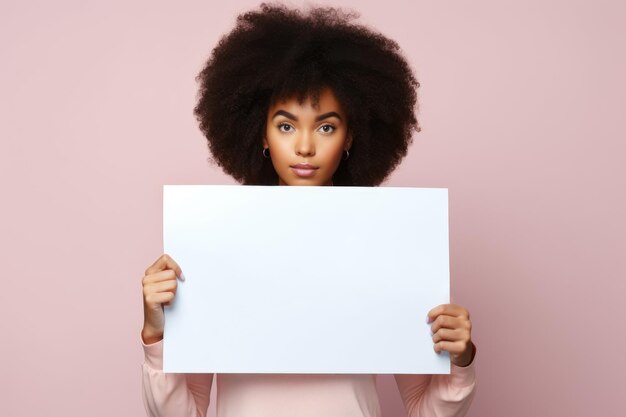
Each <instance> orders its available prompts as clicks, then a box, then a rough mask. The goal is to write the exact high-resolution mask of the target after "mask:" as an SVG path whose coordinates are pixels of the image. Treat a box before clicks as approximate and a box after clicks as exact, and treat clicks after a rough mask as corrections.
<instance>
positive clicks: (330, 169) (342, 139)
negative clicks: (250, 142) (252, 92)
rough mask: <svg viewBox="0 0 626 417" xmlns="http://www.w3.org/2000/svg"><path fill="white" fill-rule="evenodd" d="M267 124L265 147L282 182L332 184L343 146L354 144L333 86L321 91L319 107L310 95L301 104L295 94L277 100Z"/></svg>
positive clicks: (269, 111) (344, 148)
mask: <svg viewBox="0 0 626 417" xmlns="http://www.w3.org/2000/svg"><path fill="white" fill-rule="evenodd" d="M266 126H267V127H266V129H265V135H266V137H265V138H264V139H263V147H264V148H269V154H270V158H271V159H272V164H273V165H274V169H275V170H276V173H277V174H278V184H279V185H332V177H333V174H334V173H335V170H336V169H337V167H338V166H339V164H340V163H341V158H342V156H343V155H344V150H349V149H350V146H351V145H352V138H349V137H347V128H348V126H347V119H346V114H345V113H344V111H343V109H342V108H341V105H340V104H339V102H338V101H337V98H336V97H335V95H334V94H333V92H332V90H330V89H329V88H326V89H324V90H323V91H322V92H321V94H320V100H319V106H318V107H317V108H313V107H312V106H311V100H310V98H308V99H307V100H305V101H304V102H303V104H302V105H300V104H298V101H297V100H296V99H295V98H291V99H287V100H283V101H279V102H277V103H275V104H274V105H272V106H270V108H269V110H268V112H267V123H266ZM267 152H268V151H265V153H266V154H267ZM298 164H302V165H304V164H308V165H311V167H310V168H307V167H302V168H298V166H297V165H298Z"/></svg>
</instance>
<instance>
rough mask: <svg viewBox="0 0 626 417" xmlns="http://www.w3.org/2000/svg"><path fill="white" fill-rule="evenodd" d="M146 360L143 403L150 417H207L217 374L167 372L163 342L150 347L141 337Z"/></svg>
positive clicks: (144, 365)
mask: <svg viewBox="0 0 626 417" xmlns="http://www.w3.org/2000/svg"><path fill="white" fill-rule="evenodd" d="M140 339H141V345H142V346H143V350H144V357H145V361H144V363H143V365H142V371H143V383H142V388H143V395H142V397H143V404H144V406H145V408H146V412H147V413H148V416H149V417H170V416H181V417H205V416H206V413H207V409H208V408H209V400H210V395H211V386H212V384H213V374H195V373H190V374H183V373H164V372H163V340H162V339H161V340H160V341H158V342H155V343H150V344H146V343H145V342H144V340H143V338H142V337H141V336H140Z"/></svg>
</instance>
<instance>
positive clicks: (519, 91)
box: [0, 0, 626, 417]
mask: <svg viewBox="0 0 626 417" xmlns="http://www.w3.org/2000/svg"><path fill="white" fill-rule="evenodd" d="M292 4H298V3H292ZM329 4H333V5H337V4H340V5H343V6H348V7H350V6H352V7H355V9H356V10H358V11H360V12H361V16H362V17H361V19H360V21H361V22H363V23H366V24H371V25H373V26H374V27H376V28H377V29H379V30H380V31H381V32H383V33H385V34H386V35H388V36H390V37H392V38H394V39H396V40H397V41H398V43H399V44H400V45H401V47H402V48H403V51H404V52H405V54H406V56H407V57H408V59H409V61H410V62H411V64H412V66H413V68H414V69H415V72H416V75H417V77H418V79H419V81H420V82H421V83H422V87H421V88H420V90H419V100H420V111H419V113H418V116H419V118H420V122H421V125H422V127H423V131H422V132H421V133H420V134H417V135H416V138H415V143H414V144H413V146H412V148H411V149H410V153H409V155H408V156H407V158H406V159H405V160H404V162H403V165H402V166H401V168H400V169H399V170H398V171H396V173H395V174H394V175H393V177H392V178H391V179H390V180H389V181H388V182H387V183H386V184H385V185H388V186H420V187H448V188H449V190H450V191H449V192H450V222H451V223H450V234H451V258H452V260H451V262H452V264H451V279H452V284H451V285H452V297H453V299H454V301H455V302H457V303H459V304H462V305H464V306H466V307H467V308H468V309H469V310H470V312H471V314H472V319H473V324H474V330H473V339H474V341H475V343H476V344H477V346H478V349H479V350H478V356H477V358H476V360H477V366H478V378H479V388H478V390H479V391H478V393H477V396H476V398H475V401H474V404H473V407H472V410H471V412H470V413H469V415H470V416H503V415H506V416H509V417H513V416H581V417H582V416H591V415H602V416H617V415H621V412H620V411H619V410H620V408H621V409H622V411H623V398H622V397H623V394H624V392H625V389H626V386H625V384H624V373H625V371H626V369H625V366H624V364H625V363H626V362H625V361H624V346H626V336H625V333H624V320H623V317H624V307H623V304H622V299H623V297H624V294H626V286H625V284H624V282H625V280H624V278H625V276H624V271H625V270H626V269H625V267H626V265H625V256H624V254H625V253H626V251H625V249H626V242H625V239H624V236H625V235H626V222H625V221H624V217H623V216H624V213H625V212H626V201H625V200H626V199H625V195H624V190H625V189H626V187H625V186H626V184H625V182H626V181H625V179H626V175H625V174H626V173H625V172H624V171H625V169H624V166H625V162H626V161H625V159H626V157H625V156H626V146H625V145H624V128H623V123H624V120H626V110H625V109H626V106H625V104H624V99H625V97H626V94H625V93H626V81H625V80H626V77H624V74H626V58H625V56H624V39H626V29H625V28H626V25H625V23H626V18H625V17H626V6H625V3H624V2H622V1H619V0H616V1H612V2H611V1H594V2H590V1H588V2H582V1H572V0H568V1H565V0H559V1H538V0H533V1H518V2H508V1H496V0H494V1H478V0H475V1H471V2H467V1H437V2H408V1H407V2H398V1H392V0H388V1H385V2H382V3H380V2H374V1H362V0H361V1H357V0H352V1H343V2H342V3H336V2H334V3H329ZM255 5H257V2H256V1H231V2H228V4H215V3H210V2H184V3H182V4H178V5H174V3H173V2H163V3H158V2H154V1H149V2H148V1H143V2H139V1H133V2H126V1H108V2H84V1H57V2H43V1H39V2H36V3H35V2H17V1H9V2H6V1H3V2H2V3H0V53H1V54H0V56H1V57H2V58H1V59H2V64H1V65H0V139H1V142H0V170H1V175H0V185H1V191H2V204H1V206H0V207H1V210H2V212H1V215H0V254H1V255H0V256H1V259H2V263H1V265H0V267H1V269H2V288H1V290H0V310H1V311H0V314H1V317H2V318H1V319H0V332H1V333H0V334H1V338H2V342H1V343H0V361H2V363H1V366H0V369H1V370H2V371H1V372H0V384H1V386H0V392H2V401H0V415H2V416H12V417H21V416H34V415H65V416H84V415H90V416H93V417H98V416H111V415H120V416H131V415H134V416H139V415H143V414H144V411H143V406H142V404H141V391H140V387H141V379H140V377H141V368H140V366H141V363H142V360H143V356H142V351H141V347H140V344H139V339H138V337H139V330H140V328H141V324H142V294H141V278H142V276H143V271H144V270H145V268H146V267H147V266H148V265H150V264H151V263H152V262H153V261H154V260H155V259H156V258H157V257H158V256H159V255H160V254H161V253H162V249H163V248H162V240H161V236H162V235H161V233H162V226H161V221H162V217H161V216H162V211H161V210H162V208H161V190H162V185H163V184H232V183H234V182H233V181H232V180H231V179H229V178H228V177H226V176H224V175H223V174H222V173H221V172H220V170H219V169H217V168H216V167H214V166H211V165H209V164H208V163H207V157H208V154H207V147H206V144H205V140H204V138H203V137H202V136H201V134H200V132H199V131H198V129H197V126H196V124H195V120H194V118H193V116H192V112H191V110H192V107H193V105H194V100H195V92H196V84H195V81H194V76H195V74H196V73H197V72H198V70H199V69H200V67H201V65H202V63H203V61H204V60H205V59H206V58H207V57H208V54H209V52H210V50H211V48H212V47H213V46H214V45H215V44H216V42H217V40H218V39H219V37H220V36H221V35H222V34H223V33H225V32H226V31H228V30H229V29H230V28H231V27H232V25H233V23H234V18H235V16H236V14H237V13H239V12H241V11H243V10H245V9H247V8H248V7H251V6H255ZM379 382H380V387H379V388H380V393H381V402H382V404H383V409H384V412H385V416H400V415H402V405H401V403H400V399H399V395H398V393H397V390H396V388H395V385H394V383H393V379H392V377H391V376H384V377H382V378H381V379H380V381H379ZM213 407H214V405H213V406H212V407H211V408H213Z"/></svg>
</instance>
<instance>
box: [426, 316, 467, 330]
mask: <svg viewBox="0 0 626 417" xmlns="http://www.w3.org/2000/svg"><path fill="white" fill-rule="evenodd" d="M466 322H467V321H466V319H464V318H459V317H452V316H446V315H441V316H438V317H437V318H436V319H435V321H434V322H433V324H431V325H430V329H431V331H432V332H433V333H437V331H438V330H439V329H441V328H445V329H466V328H467V327H468V326H467V323H466Z"/></svg>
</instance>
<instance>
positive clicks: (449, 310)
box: [428, 304, 469, 323]
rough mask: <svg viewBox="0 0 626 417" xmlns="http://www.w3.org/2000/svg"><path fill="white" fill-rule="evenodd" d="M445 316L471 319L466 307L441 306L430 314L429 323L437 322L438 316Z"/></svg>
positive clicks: (454, 305)
mask: <svg viewBox="0 0 626 417" xmlns="http://www.w3.org/2000/svg"><path fill="white" fill-rule="evenodd" d="M441 314H445V315H448V316H453V317H466V318H469V312H468V311H467V309H465V308H464V307H462V306H460V305H457V304H440V305H438V306H437V307H435V308H433V309H432V310H430V311H429V312H428V322H429V323H430V322H431V321H433V320H435V319H436V318H437V316H439V315H441Z"/></svg>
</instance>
